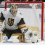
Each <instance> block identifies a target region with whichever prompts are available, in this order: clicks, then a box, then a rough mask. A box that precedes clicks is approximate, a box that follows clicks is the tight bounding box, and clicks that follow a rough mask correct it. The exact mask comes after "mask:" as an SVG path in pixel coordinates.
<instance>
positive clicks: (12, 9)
mask: <svg viewBox="0 0 45 45" xmlns="http://www.w3.org/2000/svg"><path fill="white" fill-rule="evenodd" d="M17 11H18V7H17V5H13V6H11V8H10V12H11V14H12V15H13V16H14V17H15V16H16V14H17Z"/></svg>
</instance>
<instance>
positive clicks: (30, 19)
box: [5, 1, 44, 40]
mask: <svg viewBox="0 0 45 45" xmlns="http://www.w3.org/2000/svg"><path fill="white" fill-rule="evenodd" d="M7 4H10V6H7ZM12 5H17V6H18V11H19V13H20V14H21V15H22V16H23V18H24V21H25V23H26V27H27V28H28V29H30V30H32V31H33V32H34V33H35V32H36V33H37V34H38V39H41V40H43V8H44V5H43V3H42V2H13V1H11V2H10V1H7V2H6V3H5V11H8V10H9V9H10V7H11V6H12Z"/></svg>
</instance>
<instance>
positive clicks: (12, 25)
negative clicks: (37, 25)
mask: <svg viewBox="0 0 45 45" xmlns="http://www.w3.org/2000/svg"><path fill="white" fill-rule="evenodd" d="M3 21H4V24H5V29H4V30H3V33H5V34H6V36H5V38H4V40H3V42H5V41H7V40H8V39H10V37H11V35H12V34H13V33H15V34H16V33H24V35H25V37H26V38H27V39H28V37H32V32H31V31H30V30H28V29H27V28H26V24H25V22H24V19H23V17H22V15H21V14H20V13H19V12H18V7H17V6H16V5H13V6H11V8H10V10H9V11H7V12H6V11H5V13H2V12H1V14H0V26H1V24H2V22H3ZM1 30H2V29H1ZM28 32H29V33H28ZM27 33H28V35H29V36H28V35H27Z"/></svg>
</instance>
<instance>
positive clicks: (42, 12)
mask: <svg viewBox="0 0 45 45" xmlns="http://www.w3.org/2000/svg"><path fill="white" fill-rule="evenodd" d="M7 3H31V4H32V3H41V4H42V11H41V14H42V16H41V40H43V17H44V3H43V2H29V1H27V2H25V1H23V2H22V1H20V2H18V1H6V2H5V9H7Z"/></svg>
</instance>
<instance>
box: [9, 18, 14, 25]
mask: <svg viewBox="0 0 45 45" xmlns="http://www.w3.org/2000/svg"><path fill="white" fill-rule="evenodd" d="M13 24H14V19H12V18H8V25H9V26H13Z"/></svg>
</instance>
